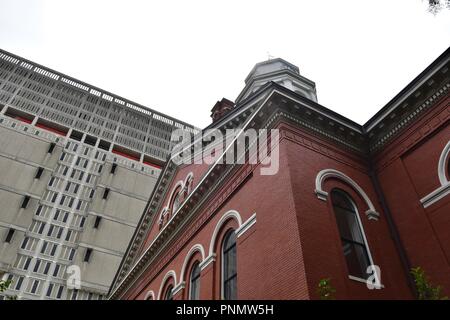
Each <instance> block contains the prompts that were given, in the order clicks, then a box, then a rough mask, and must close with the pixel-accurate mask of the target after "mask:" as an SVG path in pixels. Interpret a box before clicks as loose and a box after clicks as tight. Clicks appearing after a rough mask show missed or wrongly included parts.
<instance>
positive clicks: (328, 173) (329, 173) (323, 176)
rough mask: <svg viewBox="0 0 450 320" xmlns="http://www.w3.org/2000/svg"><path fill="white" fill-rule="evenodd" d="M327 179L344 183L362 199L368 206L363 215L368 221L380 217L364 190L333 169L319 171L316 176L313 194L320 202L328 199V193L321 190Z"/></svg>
mask: <svg viewBox="0 0 450 320" xmlns="http://www.w3.org/2000/svg"><path fill="white" fill-rule="evenodd" d="M329 178H335V179H339V180H341V181H344V182H345V183H347V184H348V185H350V186H351V187H352V188H353V189H354V190H355V191H356V192H357V193H358V194H359V195H360V196H361V197H362V198H363V199H364V202H365V203H366V204H367V206H368V208H369V209H368V210H366V212H365V214H366V216H367V218H368V219H369V220H378V219H379V217H380V214H379V213H378V212H377V211H376V210H375V206H374V205H373V203H372V201H371V200H370V198H369V196H368V195H367V194H366V193H365V192H364V190H363V189H362V188H361V187H360V186H359V185H358V184H357V183H356V182H355V181H354V180H353V179H351V178H350V177H349V176H347V175H346V174H344V173H342V172H340V171H338V170H335V169H324V170H321V171H320V172H319V173H318V174H317V176H316V188H315V190H314V192H315V194H316V195H317V198H319V199H320V200H322V201H327V199H328V192H326V191H324V190H323V184H324V182H325V180H327V179H329Z"/></svg>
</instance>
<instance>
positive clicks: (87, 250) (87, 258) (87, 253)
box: [83, 248, 92, 262]
mask: <svg viewBox="0 0 450 320" xmlns="http://www.w3.org/2000/svg"><path fill="white" fill-rule="evenodd" d="M91 255H92V249H91V248H87V249H86V253H85V254H84V259H83V261H84V262H89V260H90V259H91Z"/></svg>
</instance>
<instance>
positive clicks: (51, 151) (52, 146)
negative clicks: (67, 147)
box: [47, 142, 56, 154]
mask: <svg viewBox="0 0 450 320" xmlns="http://www.w3.org/2000/svg"><path fill="white" fill-rule="evenodd" d="M55 146H56V144H55V143H54V142H52V143H50V146H49V147H48V151H47V153H50V154H51V153H53V150H54V149H55Z"/></svg>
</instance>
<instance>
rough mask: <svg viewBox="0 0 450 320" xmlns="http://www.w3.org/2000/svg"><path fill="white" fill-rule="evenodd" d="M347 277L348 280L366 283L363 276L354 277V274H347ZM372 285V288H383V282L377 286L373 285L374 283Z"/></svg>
mask: <svg viewBox="0 0 450 320" xmlns="http://www.w3.org/2000/svg"><path fill="white" fill-rule="evenodd" d="M348 278H349V279H350V280H353V281H357V282H361V283H364V284H365V285H367V279H363V278H360V277H355V276H351V275H349V276H348ZM373 286H374V289H384V285H383V284H381V285H380V286H379V287H377V285H375V284H373Z"/></svg>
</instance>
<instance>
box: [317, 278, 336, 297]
mask: <svg viewBox="0 0 450 320" xmlns="http://www.w3.org/2000/svg"><path fill="white" fill-rule="evenodd" d="M335 293H336V289H335V288H333V286H332V285H331V279H330V278H326V279H321V280H320V281H319V284H318V286H317V294H318V295H319V297H320V300H334V294H335Z"/></svg>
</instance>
